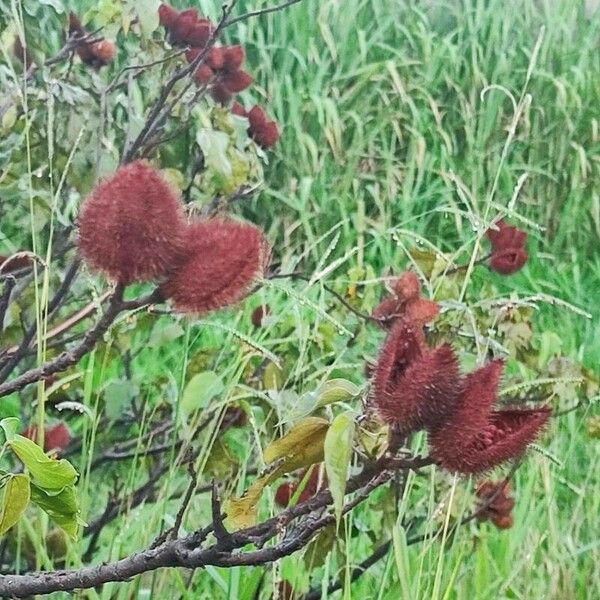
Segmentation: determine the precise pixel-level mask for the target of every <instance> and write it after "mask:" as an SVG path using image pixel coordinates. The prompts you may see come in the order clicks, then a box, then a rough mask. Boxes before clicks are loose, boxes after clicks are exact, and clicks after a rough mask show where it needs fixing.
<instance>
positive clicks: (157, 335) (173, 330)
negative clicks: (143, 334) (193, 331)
mask: <svg viewBox="0 0 600 600" xmlns="http://www.w3.org/2000/svg"><path fill="white" fill-rule="evenodd" d="M184 333H185V332H184V331H183V327H182V326H181V325H180V324H179V323H162V322H160V321H158V322H157V323H156V325H155V326H154V327H153V328H152V333H151V334H150V339H149V340H148V346H150V348H159V347H160V346H164V345H166V344H168V343H170V342H172V341H174V340H176V339H177V338H180V337H181V336H182V335H183V334H184Z"/></svg>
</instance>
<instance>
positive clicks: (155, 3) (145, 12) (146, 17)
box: [135, 0, 160, 37]
mask: <svg viewBox="0 0 600 600" xmlns="http://www.w3.org/2000/svg"><path fill="white" fill-rule="evenodd" d="M159 6H160V0H136V2H135V12H136V14H137V17H138V22H139V24H140V29H141V30H142V35H143V36H144V37H150V35H151V34H152V32H153V31H154V30H155V29H156V28H157V27H158V7H159Z"/></svg>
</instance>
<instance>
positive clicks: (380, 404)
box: [372, 273, 550, 474]
mask: <svg viewBox="0 0 600 600" xmlns="http://www.w3.org/2000/svg"><path fill="white" fill-rule="evenodd" d="M419 289H420V288H419V285H418V280H417V278H416V275H414V274H410V273H405V274H404V275H403V276H402V277H401V278H400V279H399V281H398V283H397V285H396V291H397V292H399V293H398V296H399V297H404V298H406V294H407V290H409V293H408V296H409V298H410V302H413V303H415V302H417V301H418V299H419V296H418V294H419ZM402 294H403V295H404V296H402ZM410 302H408V303H407V301H406V300H405V301H404V304H402V305H400V306H399V307H398V309H397V310H398V316H397V317H396V318H395V321H394V323H393V325H392V327H391V330H390V333H389V334H388V337H387V339H386V341H385V343H384V345H383V348H382V350H381V352H380V355H379V358H378V362H377V364H376V366H375V368H374V370H373V379H372V403H373V404H374V406H375V407H376V409H377V411H378V412H379V414H380V415H381V417H382V418H383V419H384V421H386V422H387V423H390V424H391V425H393V426H394V427H395V429H396V430H397V431H398V433H400V434H401V435H407V434H409V433H412V432H414V431H418V430H421V429H425V430H427V432H428V434H429V444H430V447H431V455H432V457H433V458H434V459H435V460H436V461H437V462H438V463H439V464H440V465H442V466H443V467H444V468H445V469H447V470H449V471H456V472H459V473H465V474H468V473H479V472H483V471H487V470H489V469H491V468H493V467H495V466H497V465H499V464H501V463H503V462H505V461H507V460H509V459H511V458H514V457H516V456H519V455H520V454H522V453H523V452H524V451H525V449H526V447H527V446H528V445H529V443H531V442H532V441H533V440H534V439H535V438H536V436H537V435H538V433H539V432H540V430H541V429H542V427H543V426H544V425H545V423H546V422H547V420H548V417H549V414H550V410H549V409H548V408H547V407H542V408H535V409H522V408H506V409H494V405H495V404H496V401H497V390H498V384H499V382H500V377H501V374H502V370H503V366H504V365H503V362H502V361H500V360H494V361H492V362H490V363H489V364H487V365H485V366H484V367H482V368H480V369H477V370H476V371H474V372H473V373H470V374H468V375H467V376H462V375H461V373H460V371H459V367H458V359H457V356H456V354H455V352H454V350H453V349H452V347H451V346H450V345H449V344H443V345H442V346H439V347H438V348H430V347H429V346H428V345H427V342H426V338H425V333H424V331H423V320H422V319H421V320H419V319H416V320H415V319H411V315H410V312H408V308H407V307H410V306H411V304H410ZM413 306H414V304H413ZM424 306H425V305H424ZM427 306H428V305H427ZM395 310H396V309H395ZM403 311H404V312H403ZM417 312H419V311H417ZM432 313H433V310H430V309H428V311H427V317H428V320H429V319H430V317H431V314H432Z"/></svg>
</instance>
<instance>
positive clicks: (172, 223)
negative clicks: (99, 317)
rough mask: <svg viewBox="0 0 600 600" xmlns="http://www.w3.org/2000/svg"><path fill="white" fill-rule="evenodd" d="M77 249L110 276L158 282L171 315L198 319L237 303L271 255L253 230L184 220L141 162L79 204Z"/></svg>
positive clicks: (169, 192) (171, 194) (166, 188)
mask: <svg viewBox="0 0 600 600" xmlns="http://www.w3.org/2000/svg"><path fill="white" fill-rule="evenodd" d="M79 249H80V252H81V254H82V255H83V257H84V258H85V260H86V262H87V264H88V265H89V266H90V267H91V268H92V269H95V270H98V271H101V272H102V273H104V274H105V275H106V276H107V277H108V278H109V279H111V280H113V281H115V282H118V283H121V284H129V283H133V282H136V281H158V282H159V283H160V291H161V294H162V296H163V297H164V298H165V299H170V300H171V301H172V303H173V305H174V307H175V309H176V310H178V311H180V312H191V313H197V314H202V313H206V312H208V311H210V310H215V309H217V308H221V307H223V306H226V305H228V304H232V303H234V302H237V301H238V300H241V299H242V298H243V297H244V296H246V295H247V294H248V293H249V292H250V290H251V288H252V286H253V284H254V282H255V280H256V279H257V278H258V277H260V276H261V275H262V274H263V273H264V271H265V269H266V267H267V263H268V261H269V257H270V248H269V246H268V243H267V241H266V240H265V238H264V235H263V232H262V230H261V229H259V228H258V227H256V226H254V225H250V224H247V223H239V222H237V221H234V220H232V219H226V218H218V219H207V220H196V221H193V222H192V223H188V222H187V220H186V218H185V216H184V205H183V202H182V200H181V197H180V196H179V194H177V193H176V192H175V191H174V190H173V188H172V187H171V186H170V185H169V184H168V182H167V181H166V180H165V179H164V178H163V176H162V175H161V173H160V172H159V171H157V170H156V169H154V168H153V167H152V166H150V164H149V163H148V162H146V161H142V160H140V161H136V162H133V163H131V164H129V165H126V166H124V167H121V168H120V169H119V170H118V171H117V172H116V173H115V174H114V175H113V176H112V177H110V178H108V179H106V180H104V181H103V182H101V183H100V184H99V185H98V186H97V187H96V188H95V189H94V191H93V192H92V193H91V194H90V196H89V197H88V198H87V199H86V201H85V203H84V205H83V208H82V210H81V214H80V217H79Z"/></svg>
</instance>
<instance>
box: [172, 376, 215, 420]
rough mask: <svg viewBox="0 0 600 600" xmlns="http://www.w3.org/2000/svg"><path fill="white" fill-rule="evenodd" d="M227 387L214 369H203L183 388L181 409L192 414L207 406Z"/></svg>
mask: <svg viewBox="0 0 600 600" xmlns="http://www.w3.org/2000/svg"><path fill="white" fill-rule="evenodd" d="M224 389H225V386H224V385H223V380H222V379H221V378H220V377H219V376H218V375H217V374H216V373H215V372H214V371H203V372H202V373H198V374H196V375H194V376H193V377H192V378H191V379H190V380H189V382H188V384H187V385H186V386H185V389H184V390H183V397H182V399H181V410H183V412H184V413H185V414H188V415H189V414H190V413H192V412H194V411H195V410H199V409H201V408H206V407H207V406H208V404H209V402H210V401H211V400H212V399H213V398H214V397H215V396H217V395H218V394H220V393H221V392H222V391H223V390H224Z"/></svg>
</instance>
